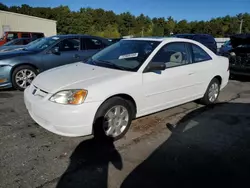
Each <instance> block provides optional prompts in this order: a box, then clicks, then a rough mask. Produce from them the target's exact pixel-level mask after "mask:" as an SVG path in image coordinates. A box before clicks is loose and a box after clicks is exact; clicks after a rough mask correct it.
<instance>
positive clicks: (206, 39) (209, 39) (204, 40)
mask: <svg viewBox="0 0 250 188" xmlns="http://www.w3.org/2000/svg"><path fill="white" fill-rule="evenodd" d="M199 38H200V41H201V42H202V43H214V42H215V40H214V38H213V37H210V36H200V37H199Z"/></svg>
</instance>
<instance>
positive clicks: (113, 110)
mask: <svg viewBox="0 0 250 188" xmlns="http://www.w3.org/2000/svg"><path fill="white" fill-rule="evenodd" d="M133 108H134V107H133V105H132V103H131V102H130V101H127V100H125V99H123V98H120V97H113V98H110V99H108V100H107V101H106V102H104V104H102V105H101V107H100V108H99V109H98V111H97V114H96V117H95V121H94V127H93V128H94V136H95V137H97V138H102V139H107V138H109V139H110V138H111V139H113V140H118V139H120V138H122V137H123V136H124V135H125V134H126V133H127V131H128V129H129V127H130V124H131V121H132V117H133V116H134V115H133V112H134V110H133Z"/></svg>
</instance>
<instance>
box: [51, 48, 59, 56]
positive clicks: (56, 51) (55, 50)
mask: <svg viewBox="0 0 250 188" xmlns="http://www.w3.org/2000/svg"><path fill="white" fill-rule="evenodd" d="M51 53H52V54H55V55H60V51H59V47H54V48H52V49H51Z"/></svg>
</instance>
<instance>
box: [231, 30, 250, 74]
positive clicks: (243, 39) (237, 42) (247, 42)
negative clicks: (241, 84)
mask: <svg viewBox="0 0 250 188" xmlns="http://www.w3.org/2000/svg"><path fill="white" fill-rule="evenodd" d="M230 39H231V44H232V49H231V50H229V63H230V73H231V74H232V75H243V76H250V34H238V35H233V36H231V37H230Z"/></svg>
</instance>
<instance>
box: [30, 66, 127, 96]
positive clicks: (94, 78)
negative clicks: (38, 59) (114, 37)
mask: <svg viewBox="0 0 250 188" xmlns="http://www.w3.org/2000/svg"><path fill="white" fill-rule="evenodd" d="M129 73H130V72H126V71H120V70H116V69H110V68H104V67H99V66H93V65H88V64H85V63H82V62H78V63H74V64H70V65H65V66H61V67H57V68H54V69H50V70H48V71H45V72H43V73H41V74H39V75H38V76H37V77H36V78H35V80H34V81H33V85H35V86H36V87H38V88H39V89H42V90H44V91H46V92H48V93H55V92H58V91H60V90H65V89H88V87H89V86H93V85H94V84H100V83H101V82H105V81H108V80H114V79H117V78H118V77H121V76H124V75H127V74H129Z"/></svg>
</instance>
